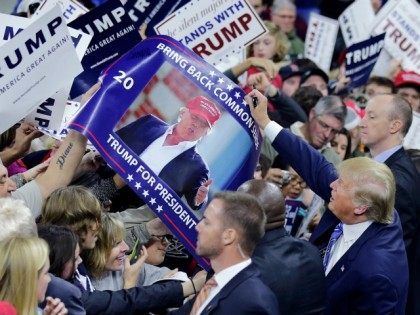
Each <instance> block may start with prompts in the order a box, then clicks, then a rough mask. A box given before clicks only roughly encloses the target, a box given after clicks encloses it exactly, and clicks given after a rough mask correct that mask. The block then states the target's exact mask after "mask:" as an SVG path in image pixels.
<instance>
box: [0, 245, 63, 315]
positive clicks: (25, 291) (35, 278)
mask: <svg viewBox="0 0 420 315" xmlns="http://www.w3.org/2000/svg"><path fill="white" fill-rule="evenodd" d="M0 253H1V255H0V300H5V301H9V302H10V303H12V304H13V305H14V306H15V308H16V310H17V311H18V314H21V315H35V314H38V313H39V312H40V311H41V310H39V309H38V306H37V305H38V303H40V302H43V301H44V300H45V292H46V290H47V286H48V283H49V282H50V276H49V274H48V269H49V266H50V263H49V259H48V245H47V243H46V242H45V241H44V240H41V239H39V238H36V237H26V238H23V237H16V238H12V239H9V240H6V241H2V242H0ZM47 299H48V302H47V306H46V308H45V309H44V311H43V314H67V309H66V308H65V306H64V304H63V303H61V302H60V300H52V299H51V298H47Z"/></svg>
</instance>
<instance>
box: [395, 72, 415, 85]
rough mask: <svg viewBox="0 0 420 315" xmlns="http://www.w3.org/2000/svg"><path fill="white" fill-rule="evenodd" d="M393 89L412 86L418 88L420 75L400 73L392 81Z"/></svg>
mask: <svg viewBox="0 0 420 315" xmlns="http://www.w3.org/2000/svg"><path fill="white" fill-rule="evenodd" d="M394 84H395V87H401V86H406V85H414V86H417V87H420V75H419V74H418V73H416V72H414V71H409V72H406V71H400V72H399V73H398V74H397V76H396V77H395V80H394Z"/></svg>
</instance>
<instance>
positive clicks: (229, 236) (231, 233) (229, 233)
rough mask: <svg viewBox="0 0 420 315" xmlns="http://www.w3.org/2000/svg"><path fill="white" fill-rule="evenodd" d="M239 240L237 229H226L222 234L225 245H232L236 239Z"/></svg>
mask: <svg viewBox="0 0 420 315" xmlns="http://www.w3.org/2000/svg"><path fill="white" fill-rule="evenodd" d="M236 238H237V233H236V231H235V229H231V228H229V229H225V230H224V231H223V233H222V243H223V245H225V246H226V245H230V244H232V243H233V242H234V241H235V239H236Z"/></svg>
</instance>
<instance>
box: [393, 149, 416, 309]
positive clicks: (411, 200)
mask: <svg viewBox="0 0 420 315" xmlns="http://www.w3.org/2000/svg"><path fill="white" fill-rule="evenodd" d="M385 164H386V165H387V166H388V167H389V168H390V169H391V171H392V173H393V174H394V177H395V183H396V188H397V191H396V195H395V209H396V210H397V211H398V214H399V216H400V218H401V225H402V228H403V232H404V242H405V247H406V250H407V258H408V265H409V271H410V290H409V299H408V300H409V301H408V303H407V314H416V313H415V311H414V308H415V306H414V304H413V303H418V305H417V308H418V309H419V310H420V302H419V296H420V287H418V285H417V286H416V288H415V287H414V284H415V283H416V282H417V283H419V284H420V261H416V251H417V257H419V255H420V178H419V174H418V173H417V170H416V168H415V166H414V164H413V162H412V161H411V159H410V157H409V156H408V154H407V153H406V152H405V151H404V149H403V148H401V149H399V150H398V151H396V152H395V153H394V154H392V155H391V156H390V157H389V158H388V159H387V160H386V161H385Z"/></svg>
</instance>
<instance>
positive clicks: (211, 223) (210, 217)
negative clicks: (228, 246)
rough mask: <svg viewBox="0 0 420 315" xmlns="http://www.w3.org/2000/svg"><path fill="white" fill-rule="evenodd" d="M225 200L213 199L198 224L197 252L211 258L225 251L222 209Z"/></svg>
mask: <svg viewBox="0 0 420 315" xmlns="http://www.w3.org/2000/svg"><path fill="white" fill-rule="evenodd" d="M222 208H223V201H222V200H220V199H213V200H212V201H211V202H210V204H209V205H208V206H207V208H206V210H205V211H204V215H203V218H202V219H201V221H200V222H199V223H198V224H197V226H196V230H197V232H198V235H197V248H196V253H197V254H198V255H200V256H203V257H207V258H209V259H212V258H215V257H217V256H219V255H220V253H221V252H222V251H223V243H222V233H223V221H222V215H221V211H222V210H221V209H222Z"/></svg>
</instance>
